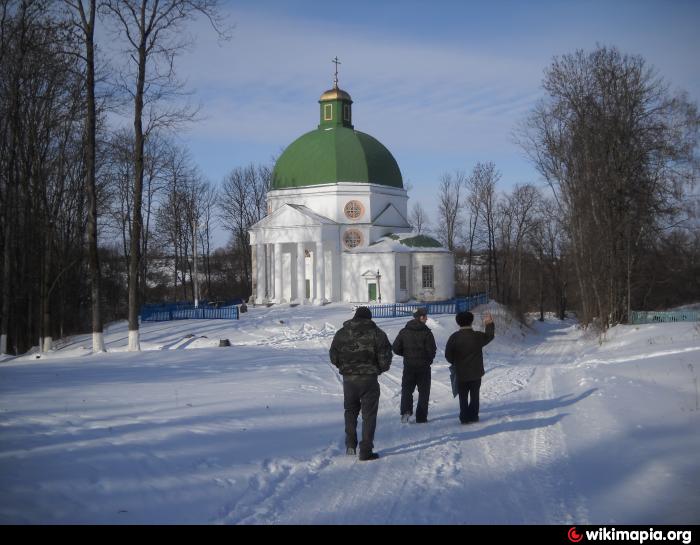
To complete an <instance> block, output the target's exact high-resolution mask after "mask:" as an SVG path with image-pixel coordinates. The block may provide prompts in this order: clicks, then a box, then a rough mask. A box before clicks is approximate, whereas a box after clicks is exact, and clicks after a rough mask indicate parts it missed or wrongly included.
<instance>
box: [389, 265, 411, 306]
mask: <svg viewBox="0 0 700 545" xmlns="http://www.w3.org/2000/svg"><path fill="white" fill-rule="evenodd" d="M411 261H412V254H410V253H406V254H397V255H396V265H395V267H394V278H395V279H396V289H395V292H396V302H397V303H404V302H406V301H408V300H409V299H410V298H411V285H412V284H411V280H412V276H413V274H412V273H413V271H412V270H411ZM401 267H406V289H405V290H402V289H401Z"/></svg>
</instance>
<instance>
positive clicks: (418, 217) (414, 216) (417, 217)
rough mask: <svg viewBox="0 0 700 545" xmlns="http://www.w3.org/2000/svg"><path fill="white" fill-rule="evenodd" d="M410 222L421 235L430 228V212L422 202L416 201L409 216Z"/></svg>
mask: <svg viewBox="0 0 700 545" xmlns="http://www.w3.org/2000/svg"><path fill="white" fill-rule="evenodd" d="M408 223H409V224H410V225H411V227H412V228H413V230H414V231H415V232H416V233H418V234H419V235H420V234H422V233H424V232H426V231H428V230H429V229H430V220H429V219H428V214H427V213H426V211H425V209H424V208H423V206H422V205H421V203H420V202H415V203H414V204H413V207H412V208H411V213H410V215H409V217H408Z"/></svg>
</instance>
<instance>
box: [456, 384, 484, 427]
mask: <svg viewBox="0 0 700 545" xmlns="http://www.w3.org/2000/svg"><path fill="white" fill-rule="evenodd" d="M480 388H481V379H479V380H470V381H467V382H458V383H457V392H458V393H459V421H460V422H462V423H464V422H470V421H472V420H476V419H477V418H479V389H480Z"/></svg>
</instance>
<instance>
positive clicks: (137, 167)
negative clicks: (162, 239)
mask: <svg viewBox="0 0 700 545" xmlns="http://www.w3.org/2000/svg"><path fill="white" fill-rule="evenodd" d="M145 9H146V8H145V4H142V6H141V20H142V21H144V20H145ZM142 28H143V27H142ZM138 54H139V65H138V79H137V83H136V95H135V97H134V209H133V216H132V227H131V247H130V251H131V255H130V256H129V257H130V259H129V350H130V351H139V350H141V344H140V341H139V276H140V274H139V273H140V270H139V269H140V267H139V264H140V261H141V227H142V222H143V218H142V213H141V204H142V199H143V169H144V165H143V149H144V134H143V119H142V116H143V93H144V85H145V81H146V43H145V38H144V37H143V31H142V40H141V44H140V47H139V51H138Z"/></svg>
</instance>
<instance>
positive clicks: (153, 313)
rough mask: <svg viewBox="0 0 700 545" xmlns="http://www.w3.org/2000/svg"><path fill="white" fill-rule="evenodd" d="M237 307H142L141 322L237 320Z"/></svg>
mask: <svg viewBox="0 0 700 545" xmlns="http://www.w3.org/2000/svg"><path fill="white" fill-rule="evenodd" d="M238 317H239V313H238V307H236V306H231V307H220V308H215V307H198V308H194V306H191V307H189V308H188V307H186V306H184V305H177V306H175V305H173V308H165V309H164V308H162V307H161V308H159V307H150V308H149V307H148V306H146V307H143V308H142V309H141V321H142V322H167V321H169V320H238Z"/></svg>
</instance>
